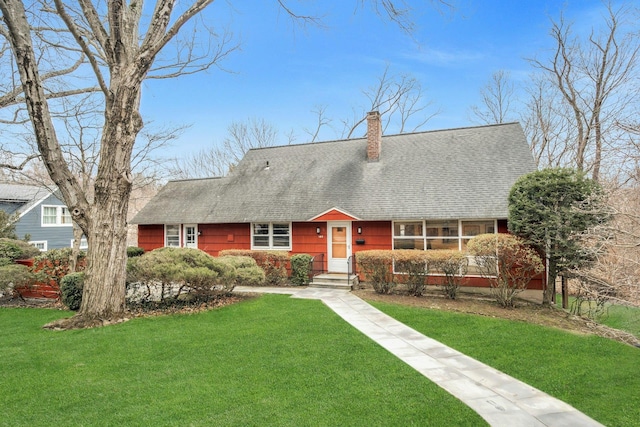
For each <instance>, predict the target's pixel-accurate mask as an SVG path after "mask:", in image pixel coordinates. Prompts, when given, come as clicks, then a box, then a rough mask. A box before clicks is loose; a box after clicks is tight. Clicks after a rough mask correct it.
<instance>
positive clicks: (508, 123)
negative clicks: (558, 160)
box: [247, 121, 520, 153]
mask: <svg viewBox="0 0 640 427" xmlns="http://www.w3.org/2000/svg"><path fill="white" fill-rule="evenodd" d="M516 124H520V122H517V121H515V122H506V123H493V124H486V125H475V126H460V127H455V128H447V129H430V130H424V131H419V132H405V133H394V134H389V135H382V139H385V138H391V137H398V136H409V135H423V134H427V133H438V132H451V131H458V130H467V129H469V130H471V129H481V128H491V127H499V126H507V125H516ZM366 139H367V137H366V136H363V137H360V138H345V139H331V140H327V141H317V142H303V143H300V144H283V145H272V146H270V147H255V148H250V149H249V150H247V153H248V152H249V151H259V150H269V149H272V148H285V147H302V146H307V145H319V144H334V143H338V142H356V141H364V140H366Z"/></svg>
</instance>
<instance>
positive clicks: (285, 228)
mask: <svg viewBox="0 0 640 427" xmlns="http://www.w3.org/2000/svg"><path fill="white" fill-rule="evenodd" d="M273 234H274V235H276V234H285V235H286V234H289V224H273ZM287 240H288V239H287Z"/></svg>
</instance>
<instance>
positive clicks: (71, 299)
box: [60, 272, 84, 311]
mask: <svg viewBox="0 0 640 427" xmlns="http://www.w3.org/2000/svg"><path fill="white" fill-rule="evenodd" d="M83 286H84V273H83V272H79V273H70V274H67V275H66V276H64V277H63V278H62V280H61V281H60V299H61V300H62V302H63V303H64V305H66V306H67V307H68V308H69V310H73V311H77V310H79V309H80V304H81V303H82V288H83Z"/></svg>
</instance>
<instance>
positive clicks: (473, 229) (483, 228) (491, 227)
mask: <svg viewBox="0 0 640 427" xmlns="http://www.w3.org/2000/svg"><path fill="white" fill-rule="evenodd" d="M485 233H495V224H494V222H493V221H462V235H463V236H477V235H478V234H485Z"/></svg>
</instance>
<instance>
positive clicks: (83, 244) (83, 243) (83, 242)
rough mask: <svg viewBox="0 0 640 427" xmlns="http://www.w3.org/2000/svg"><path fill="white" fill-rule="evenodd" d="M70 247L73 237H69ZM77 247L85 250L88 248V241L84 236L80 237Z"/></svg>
mask: <svg viewBox="0 0 640 427" xmlns="http://www.w3.org/2000/svg"><path fill="white" fill-rule="evenodd" d="M70 247H71V248H72V247H73V239H71V245H70ZM78 249H80V250H81V251H86V250H87V249H89V243H87V238H86V237H83V238H81V239H80V246H79V247H78Z"/></svg>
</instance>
